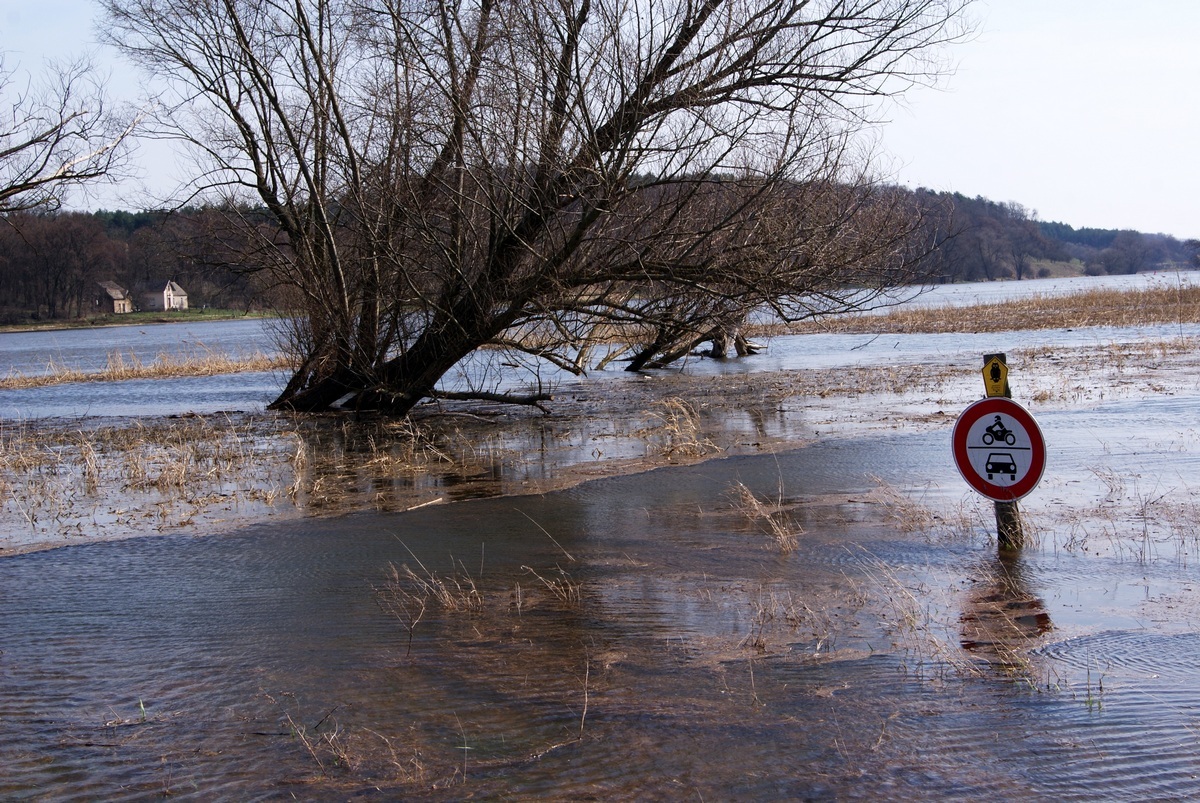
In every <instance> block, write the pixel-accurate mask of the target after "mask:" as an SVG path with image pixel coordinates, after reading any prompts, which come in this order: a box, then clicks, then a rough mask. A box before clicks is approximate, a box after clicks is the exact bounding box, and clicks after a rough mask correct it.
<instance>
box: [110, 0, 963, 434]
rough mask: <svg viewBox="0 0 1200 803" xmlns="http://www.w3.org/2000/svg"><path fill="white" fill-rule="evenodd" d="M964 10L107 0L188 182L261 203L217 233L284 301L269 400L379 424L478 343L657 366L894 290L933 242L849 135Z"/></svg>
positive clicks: (554, 357) (939, 2) (944, 4)
mask: <svg viewBox="0 0 1200 803" xmlns="http://www.w3.org/2000/svg"><path fill="white" fill-rule="evenodd" d="M965 4H966V0H812V1H811V2H796V1H795V0H521V1H520V2H515V1H512V2H506V0H458V1H457V2H456V1H455V0H195V2H191V3H186V4H181V3H177V2H174V1H173V0H104V6H105V8H106V10H107V22H106V28H105V30H106V32H107V35H108V36H109V37H110V38H111V40H112V41H113V42H114V43H115V44H117V45H118V46H119V47H121V48H123V49H124V51H125V52H126V53H127V54H129V55H130V56H132V57H133V58H135V59H136V60H138V61H139V62H140V63H141V64H142V65H143V66H144V67H146V68H147V69H148V70H149V71H151V72H152V73H153V74H154V75H156V76H158V77H159V79H161V81H162V82H163V86H161V87H160V90H161V92H162V94H161V103H160V106H159V114H158V116H157V118H156V120H155V121H154V126H156V127H155V128H154V130H156V131H157V132H158V133H161V134H169V135H172V136H176V137H180V138H183V139H185V140H186V141H188V142H189V143H190V144H191V145H192V146H194V148H195V149H196V151H197V152H198V153H199V154H200V155H201V156H202V157H203V159H204V160H205V164H206V166H207V172H205V173H203V174H202V175H200V176H199V177H198V183H197V186H196V192H197V193H201V194H205V197H209V198H220V199H223V200H225V201H227V202H228V203H227V204H226V206H225V208H227V209H228V210H230V212H236V211H237V210H240V209H244V208H245V204H246V203H247V202H249V201H256V202H257V203H259V204H261V205H262V206H264V207H265V208H266V210H268V212H269V214H270V216H271V218H272V220H271V225H264V222H263V220H262V219H261V218H258V217H253V218H251V217H239V216H238V215H237V214H231V215H229V216H228V219H227V225H228V226H229V227H230V231H231V232H234V231H237V232H239V234H238V236H237V237H233V236H231V237H230V241H231V242H232V241H236V240H239V238H240V240H241V241H243V242H250V243H252V245H251V246H250V247H248V248H247V249H246V252H245V254H244V255H243V264H244V265H245V268H246V269H247V270H253V271H257V272H259V273H261V274H263V275H264V276H266V277H269V278H268V279H267V281H268V282H269V283H270V284H273V285H274V286H276V287H278V288H282V289H284V290H285V291H286V292H287V294H288V297H289V300H290V305H291V308H292V311H293V312H295V313H296V314H295V316H294V318H293V320H294V321H295V324H296V325H295V328H294V330H293V331H292V332H291V341H292V347H293V348H294V350H295V353H296V356H297V358H298V368H297V370H296V373H295V375H294V376H293V377H292V379H291V381H290V382H289V383H288V384H287V387H286V388H285V389H284V391H283V393H282V394H281V396H280V397H279V399H278V400H277V401H276V403H275V405H276V406H278V407H287V408H292V409H298V410H324V409H329V408H330V407H332V406H335V405H350V406H353V407H356V408H360V409H361V408H374V409H384V410H389V411H392V412H396V413H403V412H406V411H407V410H408V409H410V408H411V407H412V406H413V405H414V404H416V403H418V402H419V401H420V400H422V399H424V398H428V397H430V396H435V395H438V394H439V393H440V392H441V391H440V390H439V382H440V381H441V379H442V378H443V376H444V375H445V374H446V373H447V372H448V371H449V370H450V369H451V368H452V367H453V366H454V365H456V364H457V363H459V361H460V360H462V359H463V358H464V357H465V356H467V355H469V354H471V353H473V352H475V351H476V350H478V349H481V348H484V347H491V348H505V349H513V350H518V351H521V352H524V353H525V354H527V355H533V356H534V357H535V358H536V359H537V360H542V361H549V362H552V363H554V364H556V365H559V366H561V367H564V368H567V369H569V370H574V371H580V372H581V371H586V370H588V368H589V367H590V365H591V362H590V360H591V359H592V358H593V355H594V353H595V351H596V348H597V346H598V345H599V344H603V343H608V342H611V341H614V340H616V341H620V342H624V343H628V344H630V346H631V347H630V352H629V359H630V360H631V363H630V365H631V367H635V368H636V367H643V366H646V365H653V364H662V363H665V362H669V361H670V360H671V359H674V358H675V357H677V356H678V355H679V354H681V353H686V350H687V349H688V348H689V347H690V346H691V345H692V344H694V343H695V342H696V341H697V339H698V338H703V337H706V336H710V335H712V333H713V332H714V331H719V330H721V329H722V328H724V327H727V326H730V325H732V326H736V324H737V322H738V321H740V320H741V319H743V318H744V317H745V316H746V315H747V314H748V313H749V312H750V311H751V310H754V309H759V308H767V309H770V310H773V311H774V314H776V315H778V316H780V317H783V318H785V319H792V318H798V317H803V316H806V315H809V314H812V313H813V312H814V310H816V309H819V310H822V311H833V310H837V309H844V308H847V307H848V306H853V305H857V304H861V303H863V300H864V299H866V298H869V297H870V295H871V293H872V292H877V291H878V290H880V289H882V288H884V287H886V286H889V285H893V284H896V283H900V282H904V281H906V280H909V279H911V278H912V277H913V276H914V273H915V271H916V270H917V269H918V266H919V264H920V258H921V257H922V256H923V255H924V254H926V253H927V252H928V250H929V249H930V247H931V246H932V244H933V243H934V242H935V241H936V239H937V233H936V232H934V231H931V230H930V228H929V227H928V225H927V224H928V220H927V218H926V216H925V214H924V213H923V209H922V207H921V205H920V204H914V203H912V200H913V199H912V196H911V194H909V193H906V192H902V191H898V190H896V189H894V188H888V187H886V186H882V185H879V184H878V183H876V182H875V181H874V180H873V177H872V176H871V174H870V172H869V166H868V165H867V163H866V161H865V158H864V157H863V155H862V154H861V153H860V152H859V151H858V150H857V140H856V139H855V134H856V133H857V132H858V131H859V130H860V128H861V127H862V126H863V125H864V124H865V123H867V122H868V121H869V119H870V113H871V110H872V108H873V104H875V103H876V102H877V101H878V99H879V98H880V97H883V96H886V95H891V94H895V93H898V92H902V91H903V90H904V89H905V88H906V87H908V86H910V85H911V84H912V83H914V82H921V81H926V80H931V79H932V78H933V77H935V76H936V75H937V74H938V73H939V71H940V70H941V69H942V65H941V63H940V61H939V58H940V57H941V56H942V54H943V50H942V48H943V46H944V45H946V44H948V43H950V42H953V41H955V40H956V39H957V38H959V37H960V36H961V35H962V34H963V32H964V22H963V7H964V5H965ZM811 299H817V300H818V303H817V304H816V305H815V306H814V305H813V304H811V303H810V300H811ZM478 390H481V391H482V390H486V389H484V388H480V389H478Z"/></svg>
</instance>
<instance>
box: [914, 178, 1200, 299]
mask: <svg viewBox="0 0 1200 803" xmlns="http://www.w3.org/2000/svg"><path fill="white" fill-rule="evenodd" d="M917 196H918V197H919V198H920V199H921V200H922V202H923V203H924V204H925V205H927V206H928V207H929V208H930V209H934V210H938V213H939V214H941V215H942V216H943V223H942V229H943V232H944V234H943V241H942V243H941V245H940V247H939V248H938V249H937V250H936V251H935V252H934V254H933V255H932V256H931V257H930V266H929V268H930V275H931V278H932V279H933V280H934V281H937V282H942V283H946V282H974V281H996V280H1000V279H1031V278H1039V277H1044V276H1047V275H1049V274H1050V273H1051V267H1050V263H1056V262H1057V263H1073V267H1074V269H1075V270H1077V271H1079V272H1082V273H1085V274H1087V275H1089V276H1103V275H1114V274H1128V273H1139V272H1142V271H1148V270H1170V269H1178V268H1195V267H1200V257H1198V252H1200V243H1198V242H1197V241H1194V240H1179V239H1176V238H1175V237H1171V236H1169V235H1166V234H1143V233H1141V232H1137V231H1130V230H1117V229H1095V228H1081V229H1076V228H1074V227H1072V226H1069V225H1067V224H1066V223H1056V222H1045V221H1039V220H1038V219H1037V213H1036V212H1032V211H1030V210H1029V209H1027V208H1025V207H1024V206H1022V205H1021V204H1018V203H1012V202H1007V203H999V202H996V201H991V200H988V199H987V198H982V197H978V196H976V197H975V198H968V197H967V196H965V195H962V194H960V193H936V192H932V191H930V190H925V189H921V190H917Z"/></svg>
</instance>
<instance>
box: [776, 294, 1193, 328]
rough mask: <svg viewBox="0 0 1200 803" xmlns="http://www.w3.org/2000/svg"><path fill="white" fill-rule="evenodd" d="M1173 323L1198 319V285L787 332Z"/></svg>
mask: <svg viewBox="0 0 1200 803" xmlns="http://www.w3.org/2000/svg"><path fill="white" fill-rule="evenodd" d="M1171 323H1200V287H1197V286H1187V285H1185V286H1180V287H1156V288H1150V289H1145V290H1088V291H1086V292H1082V293H1075V294H1071V295H1056V296H1039V295H1035V296H1030V297H1028V298H1021V299H1012V300H1008V301H1002V302H997V303H993V304H975V305H971V306H953V305H948V304H947V305H939V306H933V307H920V308H904V309H900V308H897V309H893V310H890V311H889V312H886V313H882V314H875V313H866V314H860V315H838V316H830V317H827V318H818V319H814V320H810V321H805V322H803V323H799V324H795V325H792V326H788V327H786V329H785V331H787V332H790V333H795V334H804V333H811V332H842V333H886V334H937V333H948V332H1010V331H1016V330H1029V329H1078V328H1082V327H1087V326H1147V325H1151V324H1171ZM777 333H778V332H777Z"/></svg>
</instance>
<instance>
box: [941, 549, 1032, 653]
mask: <svg viewBox="0 0 1200 803" xmlns="http://www.w3.org/2000/svg"><path fill="white" fill-rule="evenodd" d="M980 571H981V574H982V576H981V577H979V578H977V579H976V581H975V584H974V588H972V590H971V592H970V594H969V595H968V598H967V602H966V606H965V609H964V610H963V612H962V615H961V616H960V619H959V621H960V625H961V635H962V640H961V644H962V647H963V649H965V650H967V651H968V652H970V653H972V654H974V655H977V656H978V657H980V658H982V659H984V660H985V661H987V662H988V663H990V664H992V665H993V666H997V667H1001V668H1004V669H1010V670H1011V669H1020V668H1024V667H1025V665H1026V658H1025V652H1026V651H1027V650H1028V649H1029V647H1030V646H1032V644H1033V642H1034V641H1035V640H1036V639H1038V638H1039V637H1040V636H1043V635H1045V634H1046V633H1048V632H1050V630H1051V628H1052V625H1051V622H1050V614H1049V613H1048V612H1047V611H1046V604H1045V602H1043V601H1042V600H1041V599H1040V598H1039V597H1037V596H1036V595H1034V594H1033V593H1032V592H1031V591H1030V590H1029V582H1028V578H1027V577H1026V573H1027V571H1028V568H1027V567H1026V565H1025V563H1024V561H1023V560H1022V556H1021V552H1020V551H1019V550H999V553H998V554H997V555H996V557H994V558H993V559H992V560H990V561H988V562H987V563H985V564H984V565H983V566H981V567H980Z"/></svg>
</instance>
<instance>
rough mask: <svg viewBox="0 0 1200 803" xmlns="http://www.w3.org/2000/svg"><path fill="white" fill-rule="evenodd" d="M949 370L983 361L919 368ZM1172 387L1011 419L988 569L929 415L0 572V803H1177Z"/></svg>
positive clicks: (1188, 636)
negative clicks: (1021, 519)
mask: <svg viewBox="0 0 1200 803" xmlns="http://www.w3.org/2000/svg"><path fill="white" fill-rule="evenodd" d="M1111 334H1112V337H1114V338H1115V339H1129V338H1140V337H1146V336H1148V335H1147V333H1144V332H1137V333H1130V332H1124V333H1122V332H1113V333H1111ZM1176 334H1177V332H1176ZM1071 336H1073V333H1042V334H1041V336H1040V339H1041V341H1042V342H1054V343H1058V338H1060V337H1062V338H1069V337H1071ZM1081 336H1084V337H1092V338H1105V337H1108V336H1109V335H1106V334H1105V335H1102V334H1098V333H1097V332H1095V331H1094V330H1089V332H1088V333H1086V334H1084V335H1081ZM912 342H915V341H912ZM1101 342H1106V341H1101ZM909 345H910V341H906V342H905V344H904V345H903V346H901V347H900V348H898V349H897V352H898V353H904V354H905V357H906V358H907V357H908V354H907V349H908V346H909ZM1003 347H1004V348H1012V346H1009V345H1008V343H1007V342H1006V343H1004V344H1003ZM796 348H797V349H800V346H797V347H796ZM805 348H810V349H811V348H812V347H811V346H809V345H806V346H805ZM960 348H961V349H965V350H967V351H970V352H971V353H970V358H971V361H972V362H973V363H977V362H978V358H979V354H980V353H982V352H984V351H988V350H994V349H989V348H977V344H974V343H966V344H965V345H964V344H963V343H959V344H957V345H955V344H934V345H932V346H930V349H931V350H932V351H933V352H938V353H944V352H947V351H951V350H957V349H960ZM772 350H773V351H774V350H775V349H774V346H773V349H772ZM868 350H869V347H864V348H861V349H858V350H856V351H854V352H853V353H852V354H851V355H846V356H844V359H846V360H859V359H862V356H861V355H862V354H863V352H866V351H868ZM939 350H941V351H939ZM843 351H844V349H843ZM826 352H836V349H826ZM798 353H799V352H798ZM955 353H957V351H955ZM803 359H804V360H805V361H806V364H807V361H809V360H814V359H821V358H820V357H819V355H818V354H816V353H815V352H810V353H808V354H805V355H804V356H803ZM823 359H825V360H826V361H827V362H828V363H830V364H833V365H836V364H838V363H837V360H838V357H837V355H836V354H832V355H829V356H826V357H824V358H823ZM847 364H850V365H857V364H859V363H858V362H848V363H847ZM708 365H715V363H699V364H697V365H696V366H695V367H696V368H697V369H700V370H703V369H704V368H702V366H708ZM1172 392H1173V395H1167V394H1165V393H1164V394H1162V395H1157V396H1154V395H1151V396H1149V397H1138V398H1120V397H1115V396H1114V397H1113V398H1107V399H1104V400H1101V401H1091V402H1089V403H1087V404H1085V405H1078V406H1074V407H1072V406H1070V405H1066V404H1059V405H1057V406H1054V407H1051V408H1048V409H1046V410H1045V411H1044V412H1039V413H1038V422H1039V425H1040V427H1041V429H1042V431H1043V433H1044V435H1045V438H1046V442H1047V444H1048V452H1049V456H1048V468H1047V472H1046V475H1045V478H1044V479H1043V482H1042V484H1041V485H1040V486H1039V487H1038V488H1037V489H1036V490H1035V491H1034V492H1033V493H1032V494H1031V495H1030V496H1029V497H1027V498H1026V499H1024V500H1022V502H1021V507H1022V510H1023V512H1024V514H1025V523H1026V526H1027V530H1028V536H1029V544H1028V545H1027V546H1026V547H1025V548H1024V549H1023V550H1021V551H1020V552H1019V553H1016V554H1003V555H1002V554H1000V553H999V552H998V550H997V548H996V545H995V543H994V541H993V539H992V533H993V532H994V522H993V521H992V519H991V516H992V511H991V507H990V505H989V504H988V503H986V502H983V501H981V500H979V499H978V498H976V497H975V496H973V495H972V494H970V493H969V492H968V491H967V489H966V486H965V484H964V483H963V482H962V480H961V479H960V478H959V477H958V476H957V474H956V472H955V470H954V468H953V466H952V465H951V464H950V459H949V456H950V455H949V452H950V449H949V432H948V428H949V421H950V420H952V419H947V424H946V427H944V428H934V429H927V430H904V429H899V430H891V431H889V430H875V431H869V432H859V433H854V432H849V433H843V434H842V435H840V436H837V437H828V438H824V439H821V440H818V441H816V442H812V443H809V444H808V445H805V446H802V447H799V448H796V449H793V450H791V451H788V452H785V453H781V454H774V455H754V456H744V457H734V458H727V459H722V460H713V461H709V462H706V463H702V464H699V465H695V466H690V467H668V468H662V469H657V470H654V471H651V472H647V473H643V474H638V475H635V476H628V477H618V478H612V479H604V480H598V481H593V482H590V483H586V484H584V485H580V486H577V487H575V488H572V489H569V490H565V491H560V492H555V493H548V494H544V495H540V496H516V497H502V498H493V499H475V500H469V501H462V502H456V503H454V504H447V505H440V506H432V507H425V508H421V509H416V510H411V511H408V512H404V513H393V514H379V513H359V514H353V515H346V516H341V517H336V518H325V519H307V520H304V521H299V522H295V521H291V522H286V523H278V524H260V525H255V526H252V527H245V528H242V529H240V530H238V531H236V532H233V533H230V534H227V535H222V536H211V537H189V536H186V535H172V536H165V537H157V538H145V539H131V540H125V541H119V542H111V543H95V544H89V545H80V546H74V547H67V548H61V549H55V550H49V551H44V552H36V553H31V554H26V555H17V556H11V557H7V558H3V559H0V766H2V767H4V770H3V772H0V799H5V800H8V799H14V800H25V799H28V800H96V799H105V800H146V799H154V798H158V797H162V796H171V797H174V798H179V799H195V800H210V799H236V800H275V799H293V798H299V799H378V800H394V799H410V798H417V799H446V800H452V799H453V800H457V799H464V798H517V799H530V798H547V799H632V798H637V799H649V800H675V799H705V800H715V799H762V800H766V799H771V800H774V799H818V800H819V799H831V800H832V799H865V800H911V799H931V798H936V799H959V800H978V799H983V798H987V799H992V798H995V797H1010V798H1019V799H1022V800H1092V799H1097V798H1104V799H1118V800H1164V799H1181V798H1189V797H1195V796H1197V794H1198V793H1200V750H1198V748H1200V731H1198V730H1197V729H1198V728H1200V719H1198V718H1197V711H1200V682H1198V681H1200V668H1198V667H1200V605H1197V597H1196V582H1197V577H1196V566H1195V553H1196V550H1197V549H1198V548H1200V507H1198V506H1197V505H1196V503H1194V502H1193V501H1192V500H1193V496H1194V494H1193V491H1194V490H1195V488H1196V486H1197V484H1198V483H1200V436H1198V434H1197V430H1198V425H1197V423H1196V417H1195V410H1196V409H1197V404H1198V402H1200V388H1197V387H1196V386H1195V385H1194V384H1193V385H1192V386H1191V389H1186V388H1185V389H1183V390H1180V389H1178V388H1177V389H1175V390H1173V391H1172ZM739 483H740V484H741V485H742V486H744V487H745V488H746V489H748V490H749V491H750V492H752V493H753V494H754V496H755V498H756V499H757V500H759V502H760V504H761V505H762V509H763V510H765V511H766V513H767V514H769V518H768V517H766V516H765V515H763V514H762V513H761V511H760V513H759V514H758V515H752V514H750V513H747V512H746V509H745V505H744V504H743V503H739V502H738V501H737V499H738V494H737V489H738V487H739ZM772 525H775V526H774V527H773V526H772ZM780 528H782V529H783V530H784V531H785V532H786V533H787V534H789V535H791V536H793V537H794V538H795V545H794V548H790V549H789V548H787V547H786V546H784V545H782V544H781V543H780V542H779V541H777V540H776V538H775V537H773V534H774V533H775V532H776V531H777V530H778V529H780ZM403 567H408V569H410V570H411V574H407V575H406V574H405V572H404V569H403ZM393 570H395V571H393Z"/></svg>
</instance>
